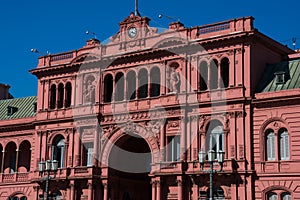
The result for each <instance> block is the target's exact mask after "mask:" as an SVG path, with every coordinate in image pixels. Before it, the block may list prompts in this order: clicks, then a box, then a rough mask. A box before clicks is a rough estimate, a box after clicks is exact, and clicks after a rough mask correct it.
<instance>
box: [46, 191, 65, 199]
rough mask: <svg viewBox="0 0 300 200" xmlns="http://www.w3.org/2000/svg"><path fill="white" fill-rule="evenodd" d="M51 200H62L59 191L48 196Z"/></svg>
mask: <svg viewBox="0 0 300 200" xmlns="http://www.w3.org/2000/svg"><path fill="white" fill-rule="evenodd" d="M49 197H50V198H49V199H51V200H62V194H61V192H60V191H56V192H53V193H51V194H50V195H49Z"/></svg>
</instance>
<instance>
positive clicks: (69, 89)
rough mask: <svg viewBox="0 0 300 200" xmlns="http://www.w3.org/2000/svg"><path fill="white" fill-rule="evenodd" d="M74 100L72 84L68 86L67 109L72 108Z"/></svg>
mask: <svg viewBox="0 0 300 200" xmlns="http://www.w3.org/2000/svg"><path fill="white" fill-rule="evenodd" d="M71 99H72V85H71V83H70V82H68V83H67V84H66V108H69V107H70V106H71Z"/></svg>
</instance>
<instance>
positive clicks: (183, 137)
mask: <svg viewBox="0 0 300 200" xmlns="http://www.w3.org/2000/svg"><path fill="white" fill-rule="evenodd" d="M183 112H184V113H183V117H181V126H180V129H181V131H180V160H186V137H187V131H186V126H187V125H186V122H187V117H186V110H185V109H184V110H183Z"/></svg>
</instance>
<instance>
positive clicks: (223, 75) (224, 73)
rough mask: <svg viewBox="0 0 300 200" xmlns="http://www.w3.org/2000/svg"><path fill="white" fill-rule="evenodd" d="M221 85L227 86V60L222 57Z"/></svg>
mask: <svg viewBox="0 0 300 200" xmlns="http://www.w3.org/2000/svg"><path fill="white" fill-rule="evenodd" d="M220 86H221V87H224V88H227V87H228V86H229V60H228V58H223V59H222V60H221V83H220Z"/></svg>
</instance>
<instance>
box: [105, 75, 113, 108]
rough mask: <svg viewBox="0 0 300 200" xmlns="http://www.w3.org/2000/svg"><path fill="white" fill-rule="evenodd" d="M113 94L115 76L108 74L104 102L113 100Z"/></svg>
mask: <svg viewBox="0 0 300 200" xmlns="http://www.w3.org/2000/svg"><path fill="white" fill-rule="evenodd" d="M112 94H113V77H112V75H111V74H107V75H106V76H105V78H104V102H106V103H108V102H111V100H112Z"/></svg>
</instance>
